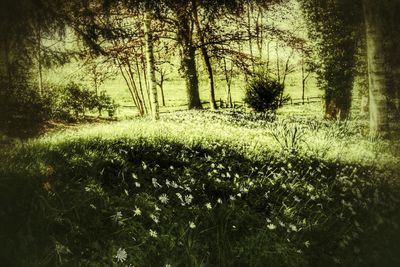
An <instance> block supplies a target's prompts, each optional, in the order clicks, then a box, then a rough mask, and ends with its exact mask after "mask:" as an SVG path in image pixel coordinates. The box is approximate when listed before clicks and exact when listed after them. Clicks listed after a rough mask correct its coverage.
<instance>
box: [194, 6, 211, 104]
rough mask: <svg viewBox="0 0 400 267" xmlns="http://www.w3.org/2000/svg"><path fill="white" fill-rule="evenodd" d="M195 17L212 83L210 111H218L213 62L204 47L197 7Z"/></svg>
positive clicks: (202, 52)
mask: <svg viewBox="0 0 400 267" xmlns="http://www.w3.org/2000/svg"><path fill="white" fill-rule="evenodd" d="M193 13H194V14H193V15H194V16H193V17H194V23H195V24H196V28H197V32H198V35H199V38H200V42H201V47H200V50H201V54H202V56H203V60H204V64H205V65H206V69H207V73H208V80H209V81H210V109H212V110H216V109H217V103H216V102H215V86H214V74H213V69H212V66H211V60H210V56H209V55H208V51H207V47H206V46H205V45H204V44H205V38H204V33H203V31H202V29H201V26H200V21H199V17H198V14H197V7H196V6H195V7H193Z"/></svg>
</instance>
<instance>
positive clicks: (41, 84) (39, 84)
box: [37, 26, 43, 96]
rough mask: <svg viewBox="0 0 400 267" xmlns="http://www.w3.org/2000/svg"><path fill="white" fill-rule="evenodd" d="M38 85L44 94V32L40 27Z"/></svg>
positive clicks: (40, 92) (41, 93)
mask: <svg viewBox="0 0 400 267" xmlns="http://www.w3.org/2000/svg"><path fill="white" fill-rule="evenodd" d="M37 37H38V87H39V94H40V95H41V96H43V69H42V34H41V31H40V26H39V27H38V36H37Z"/></svg>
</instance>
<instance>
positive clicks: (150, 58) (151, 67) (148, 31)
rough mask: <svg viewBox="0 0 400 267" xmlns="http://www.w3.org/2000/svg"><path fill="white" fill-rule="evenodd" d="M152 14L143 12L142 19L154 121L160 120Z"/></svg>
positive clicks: (147, 11) (147, 10)
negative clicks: (143, 16)
mask: <svg viewBox="0 0 400 267" xmlns="http://www.w3.org/2000/svg"><path fill="white" fill-rule="evenodd" d="M151 22H152V14H151V11H149V9H146V10H145V18H144V33H145V39H146V61H147V71H148V75H149V78H150V80H149V83H150V84H149V87H150V92H151V111H152V117H153V119H154V120H158V119H159V118H160V113H159V104H158V98H157V81H156V66H155V60H154V41H153V32H152V27H151Z"/></svg>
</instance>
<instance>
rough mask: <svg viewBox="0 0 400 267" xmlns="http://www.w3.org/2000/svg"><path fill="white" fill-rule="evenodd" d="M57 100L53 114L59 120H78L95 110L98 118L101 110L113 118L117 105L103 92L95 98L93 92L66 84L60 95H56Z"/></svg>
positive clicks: (72, 84)
mask: <svg viewBox="0 0 400 267" xmlns="http://www.w3.org/2000/svg"><path fill="white" fill-rule="evenodd" d="M56 94H57V93H56ZM56 98H57V97H56ZM58 98H59V100H58V101H57V103H56V104H55V105H56V107H57V108H56V112H55V114H56V117H57V118H61V119H78V118H80V117H82V116H85V114H86V113H87V112H93V111H95V110H97V111H98V113H99V116H101V114H102V111H103V110H107V112H108V116H109V117H113V116H114V114H115V111H116V109H117V104H116V103H115V101H114V100H112V99H111V97H110V96H109V95H107V94H106V92H105V91H102V92H101V93H100V95H99V96H97V95H96V94H95V92H92V91H89V90H88V89H82V88H81V87H80V86H79V85H77V84H75V83H70V84H68V85H67V86H66V87H65V88H64V89H63V91H61V93H58Z"/></svg>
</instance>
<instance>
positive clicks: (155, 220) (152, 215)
mask: <svg viewBox="0 0 400 267" xmlns="http://www.w3.org/2000/svg"><path fill="white" fill-rule="evenodd" d="M150 218H151V219H152V220H153V221H154V222H155V223H159V222H160V220H159V219H158V217H157V216H156V215H154V214H150Z"/></svg>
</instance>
